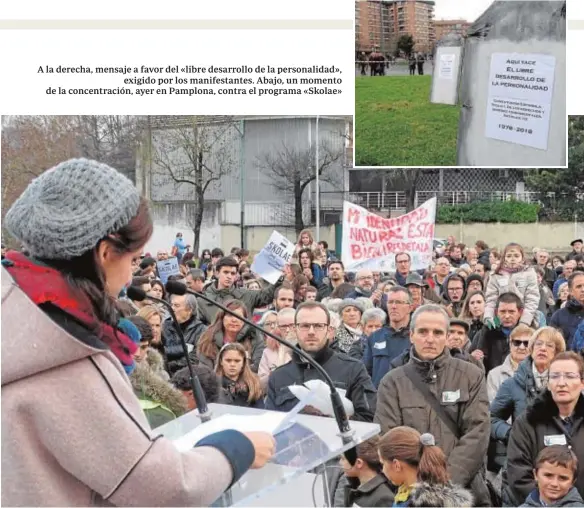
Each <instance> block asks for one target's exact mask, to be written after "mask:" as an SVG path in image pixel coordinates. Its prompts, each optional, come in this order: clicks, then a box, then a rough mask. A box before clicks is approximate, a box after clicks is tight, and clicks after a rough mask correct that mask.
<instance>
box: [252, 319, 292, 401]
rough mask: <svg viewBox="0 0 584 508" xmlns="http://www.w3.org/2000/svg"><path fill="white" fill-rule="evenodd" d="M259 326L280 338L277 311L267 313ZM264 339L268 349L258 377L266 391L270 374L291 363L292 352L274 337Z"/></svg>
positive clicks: (263, 356)
mask: <svg viewBox="0 0 584 508" xmlns="http://www.w3.org/2000/svg"><path fill="white" fill-rule="evenodd" d="M291 310H292V313H294V310H293V309H291ZM259 325H260V326H261V327H262V328H263V329H264V330H266V331H268V332H270V333H273V334H274V335H277V336H278V337H279V336H280V330H279V329H278V313H277V312H276V311H274V310H269V311H267V312H266V313H265V314H264V315H263V316H262V319H261V320H260V322H259ZM264 339H265V341H266V349H264V352H263V354H262V359H261V360H260V368H259V369H258V375H259V377H260V382H261V384H262V389H263V390H264V391H265V390H267V388H268V379H269V377H270V374H271V373H272V371H273V370H275V369H277V368H278V367H280V366H281V365H284V364H286V363H288V362H289V361H290V358H291V357H290V354H291V352H290V351H289V350H288V348H287V347H285V346H282V345H281V344H280V343H279V342H278V341H277V340H276V339H272V337H269V336H267V335H264Z"/></svg>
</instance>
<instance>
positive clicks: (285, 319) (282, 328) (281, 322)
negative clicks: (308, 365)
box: [276, 307, 297, 344]
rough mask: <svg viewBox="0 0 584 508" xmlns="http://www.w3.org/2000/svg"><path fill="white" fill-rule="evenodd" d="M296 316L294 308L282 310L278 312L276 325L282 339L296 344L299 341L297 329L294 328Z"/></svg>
mask: <svg viewBox="0 0 584 508" xmlns="http://www.w3.org/2000/svg"><path fill="white" fill-rule="evenodd" d="M294 316H296V311H295V310H294V309H293V308H292V307H287V308H284V309H281V310H280V311H279V312H278V317H277V320H276V324H277V326H278V331H279V332H280V337H282V338H283V339H286V340H287V341H289V342H292V343H293V344H296V342H297V339H296V327H295V326H294Z"/></svg>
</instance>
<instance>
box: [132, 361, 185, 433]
mask: <svg viewBox="0 0 584 508" xmlns="http://www.w3.org/2000/svg"><path fill="white" fill-rule="evenodd" d="M130 382H131V383H132V388H133V389H134V393H135V394H136V396H137V397H138V399H139V400H140V406H141V407H142V411H144V414H145V415H146V418H147V419H148V423H150V427H152V428H153V429H154V428H156V427H160V426H161V425H164V424H165V423H168V422H169V421H171V420H174V419H175V418H177V417H179V416H181V415H183V414H184V413H186V412H187V401H186V399H185V397H184V395H183V394H182V392H180V391H179V390H177V389H176V388H175V387H174V386H172V385H171V384H170V383H169V382H168V381H164V380H163V379H162V378H161V377H159V376H158V375H156V374H155V373H154V372H153V371H152V369H150V366H149V365H148V363H137V364H136V368H135V369H134V371H133V372H132V373H131V374H130Z"/></svg>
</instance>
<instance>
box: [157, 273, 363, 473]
mask: <svg viewBox="0 0 584 508" xmlns="http://www.w3.org/2000/svg"><path fill="white" fill-rule="evenodd" d="M175 284H180V287H178V286H176V285H175ZM166 291H167V292H168V293H170V294H180V293H179V292H181V293H182V294H184V292H186V293H190V294H192V295H195V296H197V297H199V298H201V299H202V300H205V301H206V302H209V303H211V304H212V305H216V306H217V307H219V308H220V309H221V310H222V311H223V312H226V313H227V314H229V315H231V316H234V317H236V318H237V319H239V320H241V321H243V322H244V323H245V324H247V325H249V326H251V327H252V328H254V329H256V330H259V331H260V332H262V333H264V334H265V335H267V336H268V337H271V338H272V339H274V340H275V341H277V342H278V343H280V344H283V345H284V346H286V347H289V348H290V349H292V350H293V351H294V352H296V353H297V354H298V356H300V357H302V358H303V359H304V360H306V361H307V362H308V363H310V365H312V366H313V367H314V368H315V369H316V370H317V371H318V372H319V373H320V374H321V375H322V377H323V378H324V380H325V381H326V383H327V384H328V385H329V387H330V390H331V403H332V406H333V412H334V416H335V420H336V422H337V425H338V427H339V432H340V437H341V439H342V440H343V443H345V444H347V443H350V442H351V441H352V440H353V435H354V433H355V431H354V430H353V429H351V426H350V424H349V418H348V417H347V412H346V411H345V406H344V405H343V400H342V399H341V395H340V394H339V392H338V391H337V387H336V386H335V385H334V382H333V380H332V379H331V377H330V375H329V374H328V372H327V371H326V370H324V369H323V367H322V366H321V365H320V364H319V363H318V362H317V361H315V360H314V358H312V357H311V356H310V355H309V354H308V353H306V352H305V351H303V350H302V349H301V348H299V347H297V346H295V345H294V344H292V343H291V342H288V341H287V340H285V339H282V338H281V337H278V336H276V335H274V334H273V333H271V332H269V331H267V330H264V329H262V328H261V327H259V326H258V325H256V324H255V323H253V322H252V321H250V320H249V319H246V318H244V317H243V316H240V315H239V314H237V313H236V312H234V311H232V310H230V309H228V308H227V307H225V306H224V305H221V304H220V303H217V302H216V301H214V300H212V299H211V298H209V297H208V296H206V295H204V294H202V293H197V292H196V291H193V290H191V289H188V288H187V287H186V286H185V285H184V284H181V283H180V282H179V283H174V282H173V281H171V282H169V283H167V284H166ZM352 450H353V451H354V449H352ZM347 459H349V457H347ZM356 459H357V457H356V451H355V461H356ZM355 461H353V462H352V464H353V465H354V463H355ZM349 462H351V461H350V460H349Z"/></svg>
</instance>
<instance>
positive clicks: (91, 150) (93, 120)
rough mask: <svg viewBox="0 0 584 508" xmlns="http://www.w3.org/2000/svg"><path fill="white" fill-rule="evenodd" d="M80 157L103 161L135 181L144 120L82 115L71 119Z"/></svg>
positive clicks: (129, 116) (133, 117)
mask: <svg viewBox="0 0 584 508" xmlns="http://www.w3.org/2000/svg"><path fill="white" fill-rule="evenodd" d="M75 123H76V132H77V134H78V137H79V148H80V152H81V155H82V156H83V157H87V158H90V159H95V160H98V161H100V162H104V163H105V164H108V165H110V166H112V167H114V168H116V169H117V170H118V171H120V172H121V173H123V174H124V175H126V176H127V177H128V178H129V179H130V180H132V181H135V173H136V154H137V149H138V146H139V144H140V142H141V140H142V138H143V136H144V129H145V125H146V121H145V118H144V117H140V116H132V115H84V116H77V117H75Z"/></svg>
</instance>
